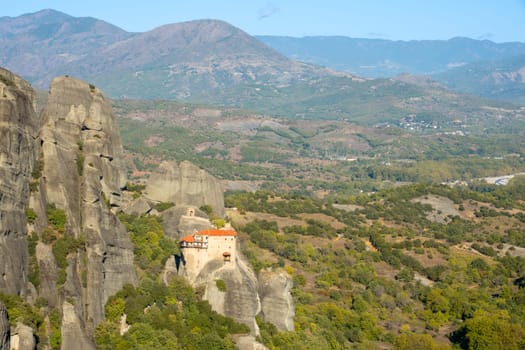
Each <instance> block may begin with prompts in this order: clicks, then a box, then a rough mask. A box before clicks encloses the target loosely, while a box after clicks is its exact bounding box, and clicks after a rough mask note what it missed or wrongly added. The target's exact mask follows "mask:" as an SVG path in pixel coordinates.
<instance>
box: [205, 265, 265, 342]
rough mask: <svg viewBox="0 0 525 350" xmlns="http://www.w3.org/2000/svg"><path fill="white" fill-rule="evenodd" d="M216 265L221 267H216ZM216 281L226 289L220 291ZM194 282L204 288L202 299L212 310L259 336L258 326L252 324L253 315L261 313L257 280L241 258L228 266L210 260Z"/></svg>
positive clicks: (253, 320) (254, 323) (253, 321)
mask: <svg viewBox="0 0 525 350" xmlns="http://www.w3.org/2000/svg"><path fill="white" fill-rule="evenodd" d="M218 266H220V267H219V268H217V267H218ZM217 280H222V281H224V284H225V285H226V290H224V291H221V290H219V288H218V287H217ZM195 283H196V285H199V284H204V285H205V286H206V291H205V293H204V299H206V300H208V302H209V303H210V305H211V307H212V309H213V310H215V311H217V312H218V313H220V314H223V315H226V316H229V317H231V318H233V319H235V320H236V321H238V322H240V323H243V324H245V325H247V326H248V327H250V330H251V333H252V334H254V335H258V334H259V327H258V326H257V323H256V322H255V316H256V315H257V314H258V313H259V312H260V310H261V303H260V301H259V295H258V293H257V278H256V277H255V274H254V272H253V271H252V269H251V268H250V267H249V266H248V265H247V264H246V263H244V261H242V260H241V259H237V260H236V261H235V262H231V263H223V262H220V261H219V264H218V263H217V262H215V261H210V262H209V263H208V265H207V266H205V267H204V268H203V270H202V271H201V273H200V274H199V276H198V277H197V279H196V281H195Z"/></svg>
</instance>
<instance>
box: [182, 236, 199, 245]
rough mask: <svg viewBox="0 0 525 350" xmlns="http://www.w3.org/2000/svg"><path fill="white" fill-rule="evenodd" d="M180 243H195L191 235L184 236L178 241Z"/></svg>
mask: <svg viewBox="0 0 525 350" xmlns="http://www.w3.org/2000/svg"><path fill="white" fill-rule="evenodd" d="M180 241H181V242H188V243H193V242H195V237H193V235H188V236H184V237H182V238H181V239H180Z"/></svg>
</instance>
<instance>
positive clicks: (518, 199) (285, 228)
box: [226, 177, 525, 349]
mask: <svg viewBox="0 0 525 350" xmlns="http://www.w3.org/2000/svg"><path fill="white" fill-rule="evenodd" d="M524 183H525V178H523V177H516V178H514V179H513V180H512V181H511V182H510V183H509V185H507V186H492V185H490V186H489V185H486V184H485V185H484V186H479V185H473V186H471V187H470V188H466V187H449V186H438V185H425V184H414V185H406V186H402V187H396V188H390V189H385V190H380V191H378V192H377V193H374V194H367V195H357V196H344V195H338V196H337V197H332V196H328V197H325V199H323V200H321V199H317V198H314V197H310V196H308V195H306V194H298V193H289V194H286V195H282V194H280V195H276V194H274V193H272V192H269V191H258V192H255V193H244V192H237V193H228V194H227V197H226V204H227V206H231V207H237V209H238V213H239V214H237V215H238V217H234V218H233V220H234V224H235V225H236V227H237V229H238V231H239V232H241V235H240V241H241V242H242V249H243V252H244V254H245V255H246V256H247V257H248V259H249V260H250V262H251V263H252V264H253V266H254V267H255V269H256V270H258V269H260V268H263V267H269V266H283V265H284V266H285V267H286V268H287V269H288V270H289V271H290V272H291V274H292V277H293V280H294V289H293V293H292V294H293V296H294V301H295V303H296V314H295V331H294V332H277V331H276V330H275V328H274V327H272V326H271V325H269V324H265V323H264V322H262V320H260V319H259V320H258V323H259V326H260V328H261V341H263V342H264V343H265V344H266V345H267V346H268V347H269V348H271V349H288V348H289V349H293V348H306V349H309V348H324V349H341V348H348V349H349V348H353V347H355V346H358V348H359V346H366V347H371V348H374V345H373V344H382V343H389V344H393V346H394V349H447V348H450V347H451V346H457V347H459V348H463V349H493V348H494V349H498V348H502V349H503V348H505V345H504V344H508V348H515V349H518V348H521V347H523V341H524V340H523V339H525V335H524V333H523V332H524V330H525V303H524V302H523V301H524V300H525V298H524V296H525V289H524V288H523V286H525V283H522V280H523V278H522V276H523V275H524V274H525V259H524V258H523V257H520V256H518V255H514V254H512V253H510V252H512V250H511V251H509V253H506V254H505V252H506V250H505V245H506V244H510V245H514V246H515V247H518V246H523V242H522V240H520V239H519V238H518V237H520V236H522V235H523V234H524V232H525V231H524V229H523V221H522V220H521V216H520V213H521V211H522V210H523V200H524V198H523V196H524V193H525V192H523V191H522V190H521V188H522V187H521V186H523V184H524ZM432 196H435V197H432ZM431 197H432V198H435V199H434V200H435V201H438V202H436V203H437V204H436V205H438V204H439V203H446V202H439V201H440V199H439V198H448V199H450V200H452V202H453V204H448V205H449V206H451V207H452V208H456V213H457V214H456V215H448V216H444V221H435V220H431V217H432V216H431V214H432V213H434V214H435V215H437V214H439V210H436V209H434V208H433V207H432V206H431V205H430V204H422V203H420V202H419V201H418V200H419V199H425V198H427V199H428V198H431ZM416 199H418V200H416ZM334 201H337V203H339V204H347V205H352V206H354V207H355V209H352V210H348V211H347V210H343V209H337V208H336V206H335V204H336V203H334ZM440 205H443V204H440ZM460 206H462V208H463V210H462V211H461V210H459V208H460ZM482 208H486V209H482ZM510 209H513V210H514V213H511V212H509V210H510ZM243 213H246V215H248V213H250V214H251V213H266V215H273V216H274V217H275V221H269V220H260V219H256V220H253V219H251V220H248V221H247V222H245V223H244V224H242V225H238V224H237V223H236V221H237V220H241V221H246V218H245V215H244V214H243ZM474 213H480V214H479V215H474ZM319 215H322V216H319ZM247 217H248V216H247ZM250 217H252V216H250ZM253 217H257V215H254V216H253ZM472 217H474V218H475V219H472ZM322 218H324V219H322ZM291 219H293V220H294V221H289V220H291ZM297 221H299V222H302V223H301V224H297V223H296V222H297ZM278 223H279V224H278ZM336 223H337V225H336ZM336 227H337V228H336ZM465 244H466V245H465ZM486 315H498V316H497V317H493V318H492V319H490V320H488V319H487V317H486ZM510 315H511V316H510ZM446 339H448V342H447V341H446ZM313 344H315V345H313Z"/></svg>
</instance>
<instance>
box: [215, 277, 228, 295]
mask: <svg viewBox="0 0 525 350" xmlns="http://www.w3.org/2000/svg"><path fill="white" fill-rule="evenodd" d="M215 285H216V286H217V289H218V290H220V291H221V292H226V283H225V282H224V281H223V280H221V279H218V280H215Z"/></svg>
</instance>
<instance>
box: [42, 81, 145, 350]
mask: <svg viewBox="0 0 525 350" xmlns="http://www.w3.org/2000/svg"><path fill="white" fill-rule="evenodd" d="M40 145H41V157H42V162H43V170H42V177H41V181H40V192H39V195H40V200H38V198H37V199H35V200H33V201H32V202H34V203H35V204H36V205H37V206H39V207H40V206H42V204H41V203H45V205H47V206H48V207H49V205H53V206H55V207H56V208H58V209H60V210H63V211H64V212H65V215H66V217H67V222H66V225H65V230H64V236H67V237H71V238H74V239H76V240H77V241H79V242H82V243H83V246H81V247H80V249H77V250H76V251H75V252H72V253H69V254H68V256H67V261H68V267H67V270H66V272H67V279H66V281H65V283H64V286H63V295H52V294H53V293H52V291H50V290H47V291H43V292H44V293H42V296H44V297H47V298H49V299H48V301H49V302H50V303H56V302H57V299H59V300H62V301H61V302H60V304H59V305H60V306H61V307H62V311H63V320H62V344H63V346H62V348H64V349H65V348H68V346H70V345H73V344H75V348H76V349H92V348H93V347H94V345H93V342H92V332H93V330H94V327H96V325H97V324H98V323H100V322H101V321H103V320H104V304H105V303H106V301H107V299H108V297H109V296H111V295H112V294H114V293H116V292H117V291H118V290H120V289H121V288H122V286H123V285H124V284H125V283H136V276H135V273H134V269H133V246H132V244H131V241H130V239H129V236H128V234H127V232H126V230H125V228H124V227H123V225H122V224H121V223H120V222H119V221H118V219H117V217H116V216H115V215H114V213H113V212H112V209H114V208H117V207H119V205H120V202H119V199H120V193H121V189H122V188H123V187H124V186H125V184H126V178H125V171H124V170H125V169H124V167H123V164H122V161H121V160H122V157H121V154H122V145H121V142H120V136H119V133H118V129H117V125H116V123H115V120H114V117H113V114H112V111H111V105H110V103H109V101H108V100H107V99H106V98H105V97H104V95H103V94H102V93H101V92H100V91H99V90H97V89H96V88H95V87H94V86H92V85H89V84H87V83H85V82H83V81H80V80H77V79H73V78H69V77H60V78H56V79H54V80H53V82H52V83H51V88H50V94H49V100H48V104H47V106H46V107H45V108H44V110H43V111H42V115H41V129H40ZM39 203H40V204H39ZM36 211H37V212H41V211H42V208H38V209H36ZM39 214H43V213H39ZM40 216H45V215H39V217H40ZM39 244H40V243H39ZM38 253H39V254H37V255H38V256H39V260H40V266H42V267H43V269H41V274H42V273H45V272H46V271H47V272H48V273H49V274H50V275H52V274H53V268H52V265H53V264H52V260H53V259H52V257H51V256H50V254H49V248H46V247H45V246H44V247H38ZM45 266H47V268H46V267H45ZM48 277H49V276H48ZM46 292H47V293H46ZM49 294H50V295H49ZM64 298H67V299H68V300H69V302H65V301H63V300H64ZM68 344H69V345H68Z"/></svg>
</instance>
